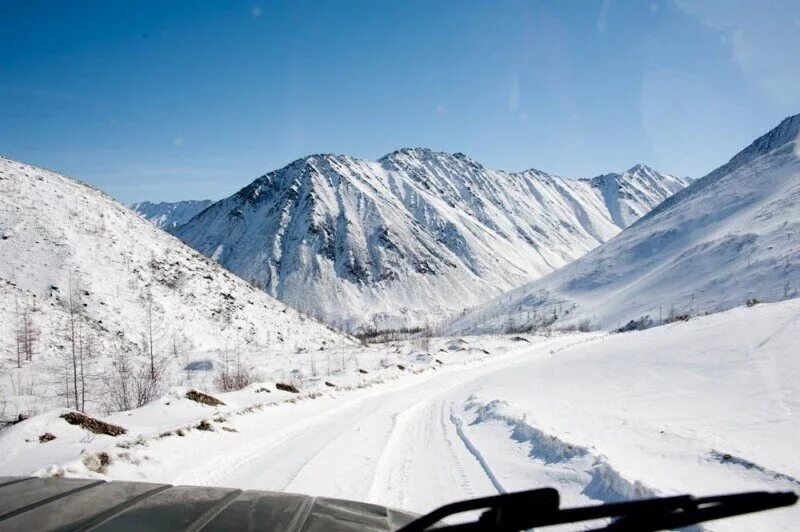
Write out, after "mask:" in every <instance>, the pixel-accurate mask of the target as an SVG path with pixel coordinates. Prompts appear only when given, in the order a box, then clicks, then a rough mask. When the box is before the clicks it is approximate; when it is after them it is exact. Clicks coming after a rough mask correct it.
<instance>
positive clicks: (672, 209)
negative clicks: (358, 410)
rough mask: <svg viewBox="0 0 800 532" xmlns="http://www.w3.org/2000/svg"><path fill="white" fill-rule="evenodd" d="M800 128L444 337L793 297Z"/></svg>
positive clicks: (797, 276) (762, 141)
mask: <svg viewBox="0 0 800 532" xmlns="http://www.w3.org/2000/svg"><path fill="white" fill-rule="evenodd" d="M799 125H800V122H798V116H793V117H789V118H788V119H786V120H784V121H782V122H781V123H780V124H779V125H778V126H776V127H775V128H774V129H773V130H771V131H770V132H768V133H767V134H765V135H762V136H761V137H759V138H758V139H756V141H754V142H753V143H751V144H750V145H749V146H748V147H746V148H744V149H743V150H741V151H740V152H738V153H737V154H736V155H734V156H733V157H732V158H731V160H730V161H729V162H728V163H726V164H725V165H723V166H721V167H720V168H719V169H717V170H714V171H712V172H710V173H709V174H708V175H706V176H705V177H703V178H701V179H699V180H697V181H696V182H694V183H693V184H691V185H690V186H688V187H686V188H685V189H683V190H681V191H680V192H678V193H677V194H675V195H673V196H672V197H670V198H668V199H666V200H665V201H664V202H662V203H661V205H659V206H657V207H656V208H654V209H652V210H651V211H650V212H649V213H647V214H646V215H644V216H642V217H641V218H640V219H639V220H637V221H636V222H635V223H633V224H631V225H630V226H629V227H628V228H627V229H625V230H624V231H622V232H621V233H620V234H619V235H617V236H616V237H614V238H613V239H611V240H609V241H608V242H606V243H604V244H602V245H600V246H598V247H597V248H596V249H594V250H592V251H591V252H589V253H587V254H586V255H585V256H584V257H581V258H579V259H578V260H576V261H575V262H573V263H571V264H569V265H567V266H565V267H564V268H562V269H560V270H558V271H555V272H553V273H551V274H549V275H547V276H545V277H543V278H542V279H539V280H537V281H533V282H532V283H528V284H525V285H523V286H521V287H519V288H517V289H514V290H512V291H510V292H508V293H506V294H504V295H502V296H501V297H499V298H496V299H494V300H491V301H489V302H487V303H485V304H484V305H482V306H480V307H479V308H476V309H473V310H471V311H469V312H467V313H466V314H465V315H463V316H460V317H458V318H456V319H454V320H451V321H449V322H445V323H444V324H443V325H442V330H443V331H445V332H447V333H451V334H456V333H457V334H466V333H469V332H474V331H476V330H481V331H494V332H496V331H499V330H504V329H508V328H511V329H525V328H529V327H534V328H535V327H537V326H543V325H547V324H546V323H545V322H553V321H555V322H560V323H566V324H567V325H572V326H575V325H577V324H579V323H584V324H585V325H584V326H587V327H588V326H590V325H591V326H599V327H602V328H613V327H615V326H619V325H621V324H625V323H627V322H628V321H630V320H633V321H636V320H638V321H640V322H648V323H660V320H669V319H674V317H675V316H684V317H686V316H690V315H693V314H698V313H704V312H716V311H719V310H726V309H728V308H731V307H734V306H738V305H742V304H744V303H745V301H746V300H749V301H751V304H752V301H759V300H760V301H774V300H780V299H786V298H789V297H796V296H797V295H798V294H800V236H799V235H800V216H798V213H800V157H799V156H798V144H800V140H798V137H797V133H798V129H800V127H798V126H799ZM787 139H788V140H787ZM783 140H786V142H784V143H783V144H780V143H781V142H783ZM765 150H766V151H765Z"/></svg>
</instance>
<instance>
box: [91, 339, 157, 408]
mask: <svg viewBox="0 0 800 532" xmlns="http://www.w3.org/2000/svg"><path fill="white" fill-rule="evenodd" d="M164 373H165V368H164V362H163V360H159V361H158V363H157V364H151V360H150V359H149V357H148V360H147V361H144V362H142V361H137V360H136V359H135V358H134V357H133V356H131V355H130V354H128V353H123V354H119V355H117V356H116V357H115V358H114V360H113V362H112V364H111V370H110V371H109V372H107V373H106V378H105V379H104V381H103V382H104V383H105V388H106V398H107V401H108V404H107V410H109V411H119V410H131V409H132V408H139V407H142V406H144V405H146V404H147V403H150V402H151V401H153V400H155V399H156V398H158V397H159V396H160V395H162V394H163V392H164V388H165V382H166V379H165V378H164Z"/></svg>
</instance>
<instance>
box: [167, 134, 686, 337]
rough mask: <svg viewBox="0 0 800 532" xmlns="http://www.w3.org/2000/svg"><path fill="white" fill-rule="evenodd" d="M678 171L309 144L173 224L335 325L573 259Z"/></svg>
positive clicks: (475, 296) (387, 316)
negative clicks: (506, 166)
mask: <svg viewBox="0 0 800 532" xmlns="http://www.w3.org/2000/svg"><path fill="white" fill-rule="evenodd" d="M688 183H689V180H688V179H685V178H680V177H675V176H671V175H667V174H662V173H659V172H656V171H654V170H652V169H650V168H648V167H646V166H643V165H637V166H635V167H633V168H631V169H630V170H628V171H626V172H623V173H622V174H608V175H604V176H600V177H598V178H595V179H591V180H588V179H587V180H575V179H564V178H560V177H556V176H552V175H548V174H546V173H544V172H540V171H538V170H528V171H525V172H520V173H507V172H502V171H495V170H491V169H489V168H486V167H484V166H482V165H481V164H479V163H477V162H475V161H474V160H472V159H470V158H469V157H467V156H466V155H463V154H454V155H451V154H446V153H437V152H433V151H431V150H427V149H403V150H399V151H396V152H393V153H391V154H389V155H386V156H385V157H383V158H381V159H380V160H378V161H374V162H373V161H364V160H358V159H354V158H351V157H348V156H344V155H312V156H309V157H305V158H302V159H299V160H297V161H295V162H293V163H291V164H290V165H288V166H286V167H285V168H282V169H280V170H276V171H274V172H270V173H268V174H266V175H264V176H262V177H259V178H258V179H256V180H255V181H254V182H253V183H251V184H250V185H248V186H247V187H245V188H243V189H242V190H240V191H239V192H237V193H236V194H234V195H232V196H230V197H228V198H226V199H223V200H221V201H219V202H217V203H214V204H213V205H211V206H210V207H208V208H207V209H205V210H204V211H203V212H201V213H200V214H198V215H197V216H195V217H194V218H192V219H191V220H190V221H189V222H188V223H186V224H184V225H182V226H179V227H177V228H175V229H173V230H172V231H173V233H174V234H175V235H177V236H179V237H180V238H181V239H182V240H184V241H185V242H187V243H188V244H189V245H191V246H192V247H194V248H195V249H197V250H198V251H200V252H201V253H203V254H204V255H206V256H208V257H211V258H213V259H214V260H216V261H218V262H219V263H220V264H222V265H223V266H225V267H226V268H228V269H229V270H231V271H232V272H234V273H236V274H237V275H239V276H241V277H242V278H244V279H247V280H249V281H252V282H253V283H254V284H257V285H259V286H263V287H264V289H265V290H266V291H267V292H268V293H269V294H271V295H273V296H275V297H276V298H278V299H280V300H281V301H284V302H286V303H287V304H289V305H291V306H292V307H294V308H296V309H299V310H301V311H303V312H306V313H308V314H310V315H313V316H316V317H318V318H320V319H322V320H323V321H326V322H328V323H332V324H334V325H336V326H338V327H339V328H342V329H346V330H350V331H355V330H359V329H360V330H369V329H377V330H383V329H391V328H400V327H419V326H424V325H425V324H426V323H427V324H430V323H431V322H433V321H438V319H440V318H442V317H443V316H446V315H450V314H453V313H454V312H457V311H460V310H462V309H464V308H466V307H469V306H473V305H476V304H478V303H481V302H483V301H485V300H487V299H489V298H490V297H491V296H493V295H496V294H498V293H500V292H502V291H504V290H508V289H511V288H514V287H516V286H518V285H520V284H522V283H523V282H526V281H530V280H532V279H536V278H538V277H541V276H542V275H545V274H547V273H549V272H551V271H553V270H554V269H556V268H559V267H561V266H563V265H565V264H567V263H569V262H571V261H572V260H574V259H576V258H577V257H580V256H581V255H583V254H584V253H586V252H587V251H589V250H591V249H592V248H594V247H595V246H597V245H598V244H600V243H601V242H604V241H606V240H608V239H609V238H611V237H613V236H614V235H616V234H617V233H618V232H619V231H620V230H622V228H624V227H626V226H627V225H628V224H629V223H631V222H632V221H634V220H636V219H637V218H638V217H639V216H641V215H642V214H644V213H646V212H647V211H649V210H650V209H652V208H653V207H654V206H655V205H657V204H658V203H660V202H661V201H663V200H664V199H665V198H667V197H669V196H670V195H671V194H673V193H675V192H676V191H678V190H680V189H682V188H683V187H685V186H686V185H687V184H688Z"/></svg>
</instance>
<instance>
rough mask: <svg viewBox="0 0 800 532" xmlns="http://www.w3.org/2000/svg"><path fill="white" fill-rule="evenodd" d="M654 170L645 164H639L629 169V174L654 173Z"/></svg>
mask: <svg viewBox="0 0 800 532" xmlns="http://www.w3.org/2000/svg"><path fill="white" fill-rule="evenodd" d="M653 171H654V170H653V169H652V168H650V167H649V166H647V165H646V164H643V163H637V164H635V165H633V166H632V167H630V168H628V170H627V172H628V173H629V174H636V173H642V172H644V173H652V172H653Z"/></svg>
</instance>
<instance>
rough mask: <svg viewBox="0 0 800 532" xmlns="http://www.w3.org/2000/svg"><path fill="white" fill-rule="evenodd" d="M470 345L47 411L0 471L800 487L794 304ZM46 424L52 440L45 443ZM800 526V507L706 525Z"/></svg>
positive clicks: (383, 482)
mask: <svg viewBox="0 0 800 532" xmlns="http://www.w3.org/2000/svg"><path fill="white" fill-rule="evenodd" d="M451 345H452V344H451ZM464 345H473V346H481V345H482V346H485V347H487V351H489V352H490V353H491V354H485V356H482V357H479V356H473V357H467V356H466V355H465V356H464V359H465V360H459V353H458V352H448V353H443V354H442V355H441V358H442V359H443V361H444V362H445V363H444V364H443V365H436V364H434V365H427V366H425V367H424V371H419V372H417V373H413V372H412V371H411V368H407V370H406V371H403V372H400V373H392V374H391V375H387V376H385V377H383V378H380V379H379V381H376V382H375V383H373V385H370V386H364V387H357V386H353V387H352V388H353V389H350V390H343V389H341V388H336V389H332V388H327V389H326V388H325V387H319V388H316V389H315V392H314V393H313V394H309V393H305V394H300V395H299V396H294V395H291V394H287V393H283V392H274V391H273V392H271V393H269V394H266V393H263V392H262V393H256V392H255V390H256V389H257V386H254V387H251V388H248V389H246V390H243V391H240V392H232V393H229V394H220V395H218V397H219V398H220V399H222V400H223V401H225V402H226V405H225V406H220V407H210V406H204V405H200V404H197V403H193V402H191V401H188V400H187V399H185V398H182V393H183V392H185V390H178V389H176V390H175V391H174V393H173V394H172V395H170V396H167V397H164V398H162V399H161V400H159V401H156V402H155V403H152V404H150V405H148V406H146V407H144V408H141V409H139V410H136V411H132V412H122V413H118V414H114V415H112V416H109V417H108V418H106V419H107V420H108V421H111V422H113V423H118V424H121V425H124V426H125V427H126V428H128V430H129V433H128V434H127V435H126V436H122V437H118V438H111V437H108V436H97V437H93V438H90V437H88V436H87V433H85V432H84V431H82V430H81V429H79V428H77V427H74V426H70V425H67V424H66V423H65V422H63V421H61V420H60V419H58V417H57V416H58V414H59V413H60V412H51V413H47V414H42V415H40V416H36V417H34V418H32V419H30V420H28V421H25V422H22V423H20V424H18V425H16V426H14V427H12V428H10V429H7V430H5V431H3V432H2V433H0V475H3V476H6V475H19V474H31V473H35V474H40V475H46V474H66V475H67V476H94V477H98V478H107V479H131V480H150V481H154V482H170V483H177V484H200V485H215V486H230V487H240V488H250V489H263V490H281V491H291V492H300V493H308V494H313V495H327V496H335V497H342V498H347V499H355V500H362V501H369V502H377V503H383V504H386V505H389V506H394V507H397V508H401V509H406V510H411V511H416V512H424V511H427V510H430V509H432V508H434V507H437V506H439V505H441V504H444V503H446V502H450V501H453V500H456V499H461V498H466V497H473V496H480V495H487V494H494V493H497V492H503V491H513V490H520V489H528V488H532V487H539V486H553V487H556V488H558V489H559V491H560V492H561V493H562V498H563V503H562V504H566V505H577V504H586V503H592V502H597V501H611V500H620V499H628V498H635V497H641V496H648V495H653V494H658V495H669V494H675V493H684V492H688V493H692V494H696V495H702V494H718V493H725V492H733V491H738V490H763V489H767V490H794V491H798V490H800V454H799V453H798V452H797V446H798V444H800V358H798V355H800V300H792V301H787V302H783V303H776V304H763V305H757V306H756V307H753V308H737V309H733V310H731V311H728V312H725V313H721V314H716V315H711V316H706V317H701V318H694V319H692V320H690V321H689V322H686V323H675V324H671V325H667V326H663V327H658V328H655V329H650V330H648V331H643V332H634V333H627V334H616V335H606V334H603V333H591V334H574V335H564V336H554V337H552V338H543V337H533V336H528V337H526V339H525V340H523V339H521V338H517V339H511V338H504V339H490V338H466V339H465V340H464ZM445 355H446V356H445ZM433 368H436V369H435V370H434V369H433ZM380 381H382V382H380ZM201 420H207V421H208V425H207V426H206V427H205V428H210V429H211V430H198V429H197V428H196V427H198V425H199V424H200V421H201ZM177 429H182V430H180V431H179V432H180V434H178V433H177ZM46 431H49V432H51V433H53V434H54V435H55V436H56V439H55V440H53V441H51V442H48V443H43V444H40V443H38V437H39V436H40V435H41V434H42V433H44V432H46ZM99 452H106V453H107V454H108V457H109V462H108V464H103V463H100V461H99V460H98V459H97V456H98V453H99ZM798 522H800V510H798V509H796V508H793V509H788V510H786V509H784V510H774V511H771V512H767V513H764V514H761V515H758V516H752V517H744V518H734V519H731V520H725V521H719V522H712V523H709V524H708V525H707V528H708V529H712V530H728V529H736V530H749V529H785V530H789V529H792V528H794V529H796V527H797V523H798Z"/></svg>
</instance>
